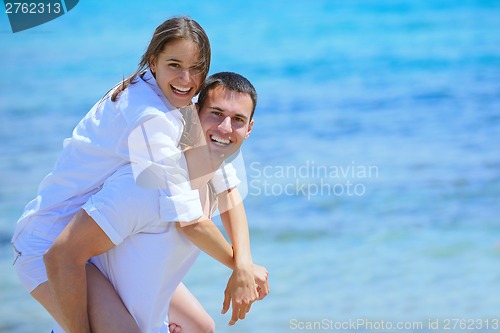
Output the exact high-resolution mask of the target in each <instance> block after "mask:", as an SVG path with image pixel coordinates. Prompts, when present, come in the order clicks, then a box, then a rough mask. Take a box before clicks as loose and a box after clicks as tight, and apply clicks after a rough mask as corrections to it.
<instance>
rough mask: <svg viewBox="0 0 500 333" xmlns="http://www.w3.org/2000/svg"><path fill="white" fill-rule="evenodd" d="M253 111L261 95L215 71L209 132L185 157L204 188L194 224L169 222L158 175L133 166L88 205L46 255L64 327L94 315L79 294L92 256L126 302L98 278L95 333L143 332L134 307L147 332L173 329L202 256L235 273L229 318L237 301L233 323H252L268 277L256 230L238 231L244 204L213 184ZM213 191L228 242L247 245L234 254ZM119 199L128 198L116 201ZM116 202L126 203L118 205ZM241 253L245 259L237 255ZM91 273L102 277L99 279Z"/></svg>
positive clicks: (203, 97) (207, 102) (92, 296)
mask: <svg viewBox="0 0 500 333" xmlns="http://www.w3.org/2000/svg"><path fill="white" fill-rule="evenodd" d="M255 104H256V93H255V89H254V88H253V86H252V85H251V84H250V82H248V80H246V79H245V78H243V77H242V76H240V75H238V74H234V73H219V74H216V75H214V76H212V77H211V78H209V79H208V80H207V82H206V84H205V86H204V89H202V92H201V93H200V97H199V102H198V109H199V120H200V124H201V127H196V126H194V127H193V129H192V130H191V131H192V132H191V139H192V137H193V135H194V134H193V133H197V134H199V137H200V139H201V143H200V141H198V140H193V142H194V144H192V149H189V150H187V151H186V152H185V157H186V161H187V165H188V168H189V176H190V178H191V186H192V187H193V188H194V189H198V190H199V191H200V198H202V201H203V207H204V212H205V214H204V217H202V218H201V219H200V220H198V221H195V223H190V224H184V225H181V224H180V223H176V224H173V223H164V222H162V221H161V219H160V216H159V210H160V207H158V205H159V201H158V199H157V198H158V187H157V186H158V184H156V183H155V182H156V181H157V179H158V178H157V177H155V175H154V173H155V170H154V168H149V169H140V172H138V171H137V169H134V166H133V165H127V166H124V167H123V168H121V169H120V170H118V171H117V172H116V173H115V174H114V175H113V176H111V177H110V178H109V179H108V181H107V182H106V183H105V184H104V187H103V189H102V190H100V191H99V192H98V193H96V194H95V195H94V196H93V197H92V198H91V200H89V202H88V203H87V204H86V205H84V207H83V210H84V211H81V212H80V213H79V214H78V215H79V216H77V219H78V220H79V223H73V221H72V222H71V223H70V224H69V225H68V227H67V228H66V229H65V230H64V231H63V232H62V233H61V235H60V236H59V238H58V239H57V240H56V241H55V242H54V244H53V246H52V247H51V248H50V249H49V251H48V252H47V254H46V255H45V262H46V266H47V273H48V276H49V284H50V286H51V290H53V292H54V298H55V300H56V301H57V303H58V305H59V308H60V311H61V312H62V315H61V317H60V318H59V319H60V320H59V321H60V322H63V323H66V324H68V327H75V328H78V327H84V326H85V325H84V323H83V324H82V326H79V323H78V321H79V320H80V319H81V318H83V320H84V319H85V318H86V314H85V313H84V312H86V308H87V299H86V298H85V296H83V297H76V298H75V297H74V295H76V294H78V295H80V296H81V295H82V293H81V292H79V293H74V292H73V291H74V290H75V288H76V289H79V290H82V289H83V288H87V285H86V276H85V263H86V262H87V261H88V260H89V259H90V258H91V257H94V258H92V260H91V261H92V262H93V263H94V264H95V265H96V266H97V267H98V268H99V270H100V271H101V272H102V273H103V274H104V275H105V276H106V277H107V278H108V280H109V281H110V282H111V283H112V285H113V287H114V288H115V289H116V291H117V292H118V294H119V295H120V297H121V300H122V301H123V304H122V303H121V302H119V298H117V297H116V296H115V295H114V294H113V291H112V290H111V291H110V288H108V287H106V281H104V279H99V278H97V279H95V280H92V281H102V283H101V282H99V283H98V282H95V283H94V282H93V283H92V284H89V286H88V308H89V312H88V316H89V317H90V322H91V325H92V327H91V328H92V332H114V331H116V332H118V331H119V332H129V331H130V332H132V331H137V329H136V327H134V325H132V324H130V323H131V321H130V320H129V319H130V318H128V319H127V317H128V313H127V310H128V312H130V314H131V315H132V317H133V318H134V319H135V321H136V322H137V324H138V326H139V329H140V331H141V332H167V331H168V324H167V323H166V322H164V320H165V318H166V317H167V313H168V304H169V301H170V298H171V296H172V294H173V292H174V290H175V288H176V287H177V285H178V284H179V283H180V281H181V280H182V277H183V276H184V275H185V273H186V272H187V271H188V269H189V268H190V267H191V265H192V264H193V263H194V260H195V259H196V257H197V255H198V253H199V249H201V250H203V251H205V252H207V253H208V254H210V255H211V256H213V257H214V258H215V259H217V260H218V261H220V262H222V263H224V264H226V265H227V266H228V267H230V268H231V269H233V270H234V271H233V274H232V276H231V278H230V280H229V282H228V288H227V289H226V290H230V291H231V292H226V293H225V298H224V306H223V311H227V310H228V308H229V304H230V301H231V298H232V302H233V314H232V318H231V321H230V324H234V323H235V322H236V321H237V320H238V319H243V318H245V314H246V313H247V312H248V311H249V309H250V305H251V304H252V302H253V301H255V300H256V299H257V298H258V297H259V295H257V290H256V287H255V285H249V284H248V281H254V279H255V275H257V278H256V282H257V283H258V284H259V291H260V292H261V295H260V297H261V298H263V297H265V295H267V293H268V292H269V287H268V284H267V272H265V270H264V269H259V268H257V273H255V270H254V266H253V264H252V259H251V254H250V252H249V248H250V247H249V244H248V228H246V232H245V228H243V229H242V228H240V227H237V226H238V225H240V224H241V223H240V224H238V223H237V222H238V221H241V220H244V222H245V223H243V224H244V225H246V217H245V213H244V209H243V207H242V205H241V197H239V194H238V192H237V191H232V190H231V189H229V190H226V189H219V190H217V189H213V187H211V186H210V185H209V184H208V183H209V180H210V179H211V178H212V176H213V175H214V173H215V172H216V170H218V168H219V166H220V165H221V164H222V163H223V162H224V160H225V159H226V158H228V157H230V156H231V155H233V154H234V153H236V152H237V151H238V149H239V148H240V146H241V144H242V143H243V141H244V140H245V139H246V138H248V136H249V135H250V132H251V130H252V126H253V119H252V117H253V112H254V110H255ZM188 141H189V140H188ZM173 176H175V175H174V174H173ZM155 185H156V187H155ZM160 186H161V185H160ZM214 193H217V195H218V197H219V199H220V203H219V210H220V211H221V219H222V221H223V224H224V227H225V229H226V231H227V233H228V235H229V238H230V239H231V241H232V242H233V243H238V244H240V245H241V246H240V247H239V249H238V248H235V249H234V251H235V252H234V253H233V249H232V248H231V246H230V245H229V244H228V243H227V242H226V241H225V239H224V237H223V236H222V234H221V233H220V231H219V230H218V228H217V227H216V226H215V225H214V224H213V222H212V221H211V220H210V219H209V217H210V211H212V209H213V208H214V200H213V197H214ZM117 197H120V200H115V198H117ZM116 201H118V202H119V203H120V204H119V205H116V204H115V203H116ZM235 221H236V223H235ZM229 222H230V223H229ZM195 245H196V246H195ZM237 251H243V252H244V253H241V252H240V253H238V256H236V255H235V254H236V252H237ZM233 258H239V259H238V261H235V260H234V259H233ZM89 274H94V275H97V276H98V275H99V272H96V271H94V273H89ZM83 290H85V289H83ZM235 291H236V292H235ZM123 305H125V307H126V309H124V307H123ZM82 313H84V314H83V315H81V314H82ZM56 319H57V318H56ZM187 324H189V323H187Z"/></svg>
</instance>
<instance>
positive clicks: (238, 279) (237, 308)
mask: <svg viewBox="0 0 500 333" xmlns="http://www.w3.org/2000/svg"><path fill="white" fill-rule="evenodd" d="M258 296H259V294H258V293H257V285H256V284H255V277H254V269H253V266H250V268H236V269H235V270H234V271H233V273H232V274H231V277H230V278H229V281H228V282H227V287H226V290H224V303H223V305H222V314H225V313H226V312H227V311H228V310H229V305H230V303H231V301H232V303H233V313H232V316H231V320H230V321H229V325H230V326H232V325H234V324H235V323H236V322H237V321H238V319H245V315H246V314H247V312H248V311H250V307H251V305H252V303H253V302H255V301H256V300H257V298H258Z"/></svg>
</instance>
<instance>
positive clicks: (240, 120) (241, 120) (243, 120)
mask: <svg viewBox="0 0 500 333" xmlns="http://www.w3.org/2000/svg"><path fill="white" fill-rule="evenodd" d="M235 119H236V121H237V122H239V123H244V122H245V119H243V118H240V117H237V118H235Z"/></svg>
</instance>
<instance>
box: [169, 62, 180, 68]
mask: <svg viewBox="0 0 500 333" xmlns="http://www.w3.org/2000/svg"><path fill="white" fill-rule="evenodd" d="M169 66H170V67H172V68H180V67H181V66H180V65H179V64H176V63H173V64H169Z"/></svg>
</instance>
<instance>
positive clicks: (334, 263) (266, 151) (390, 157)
mask: <svg viewBox="0 0 500 333" xmlns="http://www.w3.org/2000/svg"><path fill="white" fill-rule="evenodd" d="M179 14H189V15H190V16H191V17H193V18H195V19H196V20H198V21H199V22H200V23H201V24H202V25H203V26H204V27H205V29H206V30H207V33H208V35H209V37H210V39H211V42H212V49H213V62H212V72H215V71H220V70H231V71H237V72H240V73H242V74H244V75H245V76H247V77H248V78H249V79H250V80H251V81H252V82H253V83H254V84H255V86H256V88H257V90H258V92H259V98H260V99H259V105H258V109H257V111H256V119H255V122H256V125H255V127H254V130H253V132H252V136H251V139H250V140H249V141H247V143H245V145H246V147H245V148H244V160H245V165H246V172H247V176H248V179H247V189H248V194H247V197H246V207H247V212H248V216H249V220H250V223H251V228H252V243H253V251H254V259H255V261H256V262H258V263H261V264H263V265H265V266H266V267H268V269H269V271H270V273H271V276H270V277H271V284H272V293H271V295H270V296H269V297H268V299H266V300H265V301H263V302H260V303H257V304H255V305H254V306H253V308H252V312H251V313H250V315H249V317H248V318H247V319H246V320H245V321H244V322H242V323H239V324H238V326H237V327H235V328H226V326H225V324H226V322H227V321H228V320H229V318H227V316H226V317H224V316H221V315H220V314H219V313H220V308H221V304H222V292H223V289H224V286H225V282H226V280H227V277H228V274H229V272H228V271H227V270H226V269H225V268H223V267H220V266H219V265H218V264H215V263H214V262H213V261H212V260H211V259H209V258H207V257H205V256H203V257H201V258H200V260H199V262H198V263H197V265H196V266H195V267H194V268H193V270H192V271H191V272H190V273H189V275H188V278H187V280H186V282H187V284H188V285H189V286H190V287H191V288H192V290H193V292H194V293H195V294H196V295H197V296H198V297H199V299H200V301H201V302H202V303H203V305H204V306H205V307H206V308H207V310H208V311H209V313H210V314H211V315H212V316H213V317H214V319H215V320H216V324H217V327H218V330H217V331H218V332H256V331H262V332H273V333H274V332H288V331H308V330H307V328H311V327H309V326H307V325H314V323H315V322H321V323H322V324H328V325H324V326H321V327H316V328H317V330H326V331H337V332H340V331H348V329H341V328H340V329H337V328H336V326H335V324H341V323H346V322H349V321H357V320H365V321H370V320H371V321H372V323H375V327H373V325H372V327H367V326H360V327H357V328H358V331H385V332H386V331H398V332H403V331H404V332H410V331H411V332H424V331H428V332H437V331H444V330H445V329H446V327H445V325H446V321H447V320H448V321H449V320H451V319H461V320H469V319H472V320H474V322H473V324H474V325H476V326H475V327H474V328H477V327H478V326H477V325H478V324H479V323H482V324H483V325H482V327H483V328H482V330H483V331H494V327H493V325H492V324H493V323H494V320H495V319H498V320H500V299H499V298H498V295H499V293H500V265H499V260H500V218H499V208H500V155H499V148H500V146H499V142H500V2H498V1H472V0H470V1H451V0H449V1H444V0H442V1H432V2H430V1H417V0H407V1H395V0H379V1H369V0H366V1H340V0H339V1H314V2H312V1H307V2H306V1H294V2H285V1H274V2H271V1H266V2H264V1H252V2H248V3H247V4H235V3H228V2H225V1H211V2H206V3H196V2H194V1H185V2H183V3H177V2H176V3H165V2H160V1H148V2H147V4H146V3H138V2H125V1H122V2H120V3H119V5H118V2H100V1H90V0H89V1H84V2H83V1H82V2H80V3H79V4H78V6H77V7H75V9H73V10H72V11H71V12H69V13H68V14H66V15H64V16H62V17H60V18H58V19H56V20H54V21H52V22H49V23H47V24H45V25H42V26H40V27H37V28H33V29H31V30H28V31H25V32H22V33H17V34H12V33H11V32H10V28H9V26H8V21H7V18H6V15H3V14H0V41H1V45H2V48H1V51H0V69H1V71H2V73H3V76H2V78H1V79H0V139H1V142H2V144H1V145H0V152H1V155H2V158H1V159H0V171H1V176H0V179H1V186H0V246H1V255H0V266H1V268H0V269H1V271H2V272H3V273H2V278H1V279H0V332H16V333H20V332H26V333H35V332H42V331H47V332H48V331H49V328H50V325H51V324H50V318H48V316H47V315H46V314H45V313H44V311H43V309H42V308H41V307H40V306H39V305H37V304H36V303H35V302H34V301H33V300H31V299H30V298H29V296H27V295H25V293H24V292H23V290H22V289H21V287H20V285H19V283H18V282H17V280H16V278H15V276H14V273H13V271H12V269H11V259H10V248H9V240H10V235H11V233H12V231H13V228H14V224H15V221H16V220H17V218H18V216H19V215H20V213H21V211H22V208H23V207H24V205H25V204H26V203H27V202H28V201H29V200H30V199H31V198H32V197H33V196H34V194H35V192H36V188H37V186H38V183H39V182H40V180H41V179H42V177H43V176H44V175H45V174H46V173H47V172H48V171H49V170H50V168H51V166H52V165H53V163H54V161H55V159H56V157H57V155H58V152H59V151H60V149H61V142H62V140H63V139H64V138H65V137H67V136H68V135H70V133H71V130H72V128H73V126H74V125H75V124H76V122H77V121H78V120H79V119H80V118H81V117H82V116H83V115H84V114H85V113H86V112H87V110H88V109H89V108H90V107H91V106H92V104H93V103H94V102H95V101H96V100H97V99H98V98H100V97H101V96H102V95H103V94H104V93H105V92H106V91H107V90H108V89H109V87H110V86H111V85H112V84H114V83H115V82H116V81H117V80H119V79H120V78H121V77H122V76H124V75H127V74H129V73H130V72H132V71H133V70H134V69H135V65H136V63H137V62H138V60H139V57H140V56H141V54H142V52H143V51H144V48H145V46H146V44H147V42H148V40H149V38H150V34H151V33H152V31H153V30H154V28H155V27H156V26H157V25H158V24H159V23H160V22H161V21H162V20H163V19H165V18H168V17H170V16H171V15H179ZM435 320H441V321H440V322H439V325H441V326H440V327H439V328H440V329H439V330H435V329H434V326H432V325H431V326H429V325H430V323H434V322H435ZM486 320H489V322H488V323H489V325H490V326H489V327H486V323H487V321H486ZM330 321H332V322H334V323H332V322H330ZM381 321H385V322H386V323H387V322H390V323H393V324H394V327H392V329H391V328H388V327H387V326H386V327H385V329H381V328H380V327H379V328H380V329H378V330H377V327H376V324H377V323H379V324H380V322H381ZM398 322H402V323H406V324H409V323H416V324H418V323H421V324H422V325H423V326H422V327H419V326H414V328H407V329H404V328H396V324H397V323H398ZM455 323H456V322H455ZM449 324H451V327H449V328H450V329H451V328H453V322H451V323H449ZM459 327H460V326H456V327H455V329H452V330H450V331H458V330H459ZM302 328H303V329H302ZM351 330H352V331H354V329H353V328H352V327H351ZM469 331H470V330H469ZM477 331H480V330H479V329H478V330H477Z"/></svg>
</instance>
